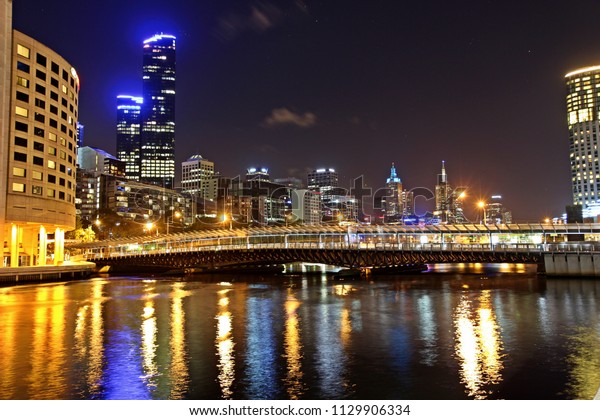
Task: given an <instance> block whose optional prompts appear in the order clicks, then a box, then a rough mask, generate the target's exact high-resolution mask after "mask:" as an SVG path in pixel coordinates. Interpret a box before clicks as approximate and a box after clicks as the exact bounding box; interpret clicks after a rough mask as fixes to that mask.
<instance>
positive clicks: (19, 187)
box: [12, 182, 25, 193]
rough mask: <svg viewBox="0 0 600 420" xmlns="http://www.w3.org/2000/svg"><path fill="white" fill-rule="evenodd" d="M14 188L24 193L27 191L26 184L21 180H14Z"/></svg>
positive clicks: (15, 190) (14, 190)
mask: <svg viewBox="0 0 600 420" xmlns="http://www.w3.org/2000/svg"><path fill="white" fill-rule="evenodd" d="M12 190H13V192H20V193H24V192H25V184H21V183H20V182H13V184H12Z"/></svg>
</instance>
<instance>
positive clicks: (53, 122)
mask: <svg viewBox="0 0 600 420" xmlns="http://www.w3.org/2000/svg"><path fill="white" fill-rule="evenodd" d="M49 124H50V127H52V128H58V121H56V120H55V119H54V118H50V123H49ZM55 136H56V135H55ZM54 141H56V139H55V140H54Z"/></svg>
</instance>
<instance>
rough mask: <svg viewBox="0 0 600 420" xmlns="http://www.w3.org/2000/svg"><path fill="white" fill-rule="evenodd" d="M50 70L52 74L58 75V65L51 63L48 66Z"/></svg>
mask: <svg viewBox="0 0 600 420" xmlns="http://www.w3.org/2000/svg"><path fill="white" fill-rule="evenodd" d="M50 70H52V73H54V74H58V64H56V63H55V62H54V61H53V62H52V64H50Z"/></svg>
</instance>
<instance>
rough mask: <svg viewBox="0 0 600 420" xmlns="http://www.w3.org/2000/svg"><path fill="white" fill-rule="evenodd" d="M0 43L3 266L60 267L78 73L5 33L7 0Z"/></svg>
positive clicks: (0, 16) (71, 195) (71, 187)
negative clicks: (0, 55) (0, 57)
mask: <svg viewBox="0 0 600 420" xmlns="http://www.w3.org/2000/svg"><path fill="white" fill-rule="evenodd" d="M0 44H1V49H0V51H1V52H0V54H2V55H3V57H2V59H1V60H0V78H1V82H0V86H1V87H0V89H1V91H0V130H1V131H0V156H2V157H3V159H2V160H1V163H0V182H2V188H1V189H0V243H3V244H4V247H3V248H4V256H3V266H5V267H6V266H9V267H18V266H32V265H40V266H43V265H47V264H54V265H59V264H61V263H62V262H63V261H64V234H65V231H68V230H71V229H74V228H75V217H76V215H75V214H76V211H75V183H76V174H75V173H76V161H77V144H76V141H77V118H78V105H79V78H78V76H77V72H76V71H75V69H74V68H73V66H72V65H71V64H70V63H69V62H67V61H66V60H65V59H64V58H63V57H61V56H60V55H59V54H57V53H56V52H55V51H53V50H51V49H50V48H48V47H47V46H45V45H43V44H42V43H40V42H38V41H37V40H35V39H33V38H31V37H28V36H27V35H25V34H23V33H21V32H19V31H16V30H12V2H11V1H2V2H0ZM50 244H52V246H53V249H51V248H50Z"/></svg>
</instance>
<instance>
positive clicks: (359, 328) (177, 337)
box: [0, 273, 600, 399]
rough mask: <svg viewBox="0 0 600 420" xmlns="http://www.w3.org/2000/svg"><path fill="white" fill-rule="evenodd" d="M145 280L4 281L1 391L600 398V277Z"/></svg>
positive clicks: (120, 395)
mask: <svg viewBox="0 0 600 420" xmlns="http://www.w3.org/2000/svg"><path fill="white" fill-rule="evenodd" d="M203 279H206V280H204V281H203ZM142 280H144V279H134V278H110V279H93V280H90V281H86V282H74V283H69V284H55V285H44V286H26V287H11V288H2V289H0V319H1V320H2V322H1V323H0V338H1V340H2V343H1V344H2V345H0V398H2V399H80V398H84V399H151V398H154V399H167V398H171V399H189V398H193V399H218V398H223V399H233V398H235V399H282V398H283V399H304V398H306V399H315V398H317V399H319V398H329V399H341V398H352V399H354V398H356V399H369V398H378V399H379V398H383V399H390V398H394V399H406V398H412V399H420V398H425V399H440V398H453V399H456V398H470V399H484V398H500V399H510V398H520V399H527V398H530V399H531V398H537V399H556V398H567V399H570V398H583V399H589V398H592V397H593V396H594V394H595V393H596V392H597V390H598V388H599V387H600V373H599V372H600V350H599V349H600V319H599V302H600V282H598V281H596V280H589V279H588V280H576V279H574V280H543V279H540V278H537V277H535V276H528V275H521V274H519V275H514V274H510V273H508V274H507V273H503V274H501V275H493V276H489V277H488V276H487V275H474V276H473V275H463V274H460V273H453V274H437V275H420V276H401V277H382V278H379V279H377V280H374V281H368V280H367V281H365V280H360V281H352V282H345V283H336V282H333V281H332V280H330V279H327V278H320V277H302V278H297V279H296V278H290V277H272V278H266V279H265V278H261V277H253V276H247V277H245V278H242V279H240V278H238V279H233V278H231V277H226V276H225V277H219V278H202V277H201V278H194V279H193V280H194V281H191V280H190V279H186V281H181V279H145V280H147V281H142ZM197 280H199V281H197ZM24 355H26V357H24ZM548 367H551V368H548Z"/></svg>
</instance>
